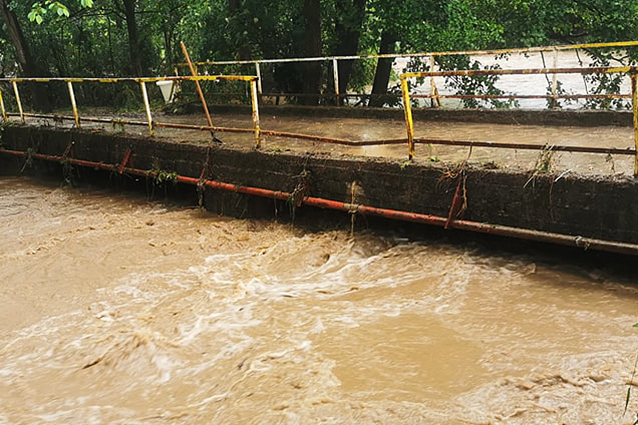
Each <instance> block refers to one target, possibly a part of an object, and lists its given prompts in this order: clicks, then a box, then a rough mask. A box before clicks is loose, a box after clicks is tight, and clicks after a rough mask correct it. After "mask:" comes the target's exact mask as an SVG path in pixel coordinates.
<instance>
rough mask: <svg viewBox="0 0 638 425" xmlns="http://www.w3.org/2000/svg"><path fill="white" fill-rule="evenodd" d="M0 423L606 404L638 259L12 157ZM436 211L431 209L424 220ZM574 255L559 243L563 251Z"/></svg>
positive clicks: (629, 316) (465, 412) (460, 414)
mask: <svg viewBox="0 0 638 425" xmlns="http://www.w3.org/2000/svg"><path fill="white" fill-rule="evenodd" d="M0 229H1V232H2V241H3V243H2V244H1V245H0V282H1V285H0V303H1V305H0V330H1V332H0V338H1V341H0V376H1V377H2V379H0V423H77V424H85V423H127V424H136V423H140V424H142V423H144V424H146V423H167V422H171V423H174V422H179V423H193V424H196V423H255V424H257V423H291V424H293V423H396V424H410V423H412V424H420V423H437V424H459V423H468V424H486V423H507V424H546V423H557V424H558V423H565V424H583V423H591V424H605V423H624V422H628V423H631V417H630V414H632V416H633V412H638V401H637V400H636V399H635V398H633V399H632V401H631V404H630V408H629V412H630V413H628V414H627V416H625V418H624V420H623V419H622V413H623V407H624V399H625V394H626V390H627V385H626V384H627V382H629V380H630V377H631V370H632V366H633V360H634V358H635V353H636V350H637V349H638V338H637V334H636V330H635V329H633V328H632V325H633V324H634V323H635V321H636V318H635V317H636V298H637V297H638V287H637V286H636V285H635V284H636V281H635V280H634V279H633V278H630V277H627V274H622V275H621V274H619V273H617V272H615V271H614V268H613V267H611V265H610V267H608V268H607V267H605V268H604V269H603V268H596V267H595V266H585V265H578V264H570V262H569V259H565V258H563V259H552V258H551V257H550V256H549V255H543V254H542V253H539V252H530V253H528V254H524V255H512V254H504V253H503V252H499V251H497V250H495V249H490V248H487V247H486V246H485V245H484V244H481V243H468V244H465V245H457V246H452V244H448V243H446V242H445V241H438V242H431V241H430V242H410V241H407V240H404V239H400V238H393V237H389V236H388V237H381V236H374V235H365V234H359V235H355V236H354V237H350V235H349V232H348V231H347V229H344V230H343V231H342V230H333V231H324V232H317V233H311V232H308V231H304V230H301V229H298V228H293V227H291V226H289V225H284V224H278V223H273V222H265V221H253V220H236V219H228V218H222V217H217V216H212V215H209V214H205V213H202V212H200V211H198V210H196V209H188V208H185V207H183V206H171V205H165V204H161V203H156V202H148V201H146V200H145V199H144V198H143V197H142V198H140V197H137V196H132V195H125V194H117V193H113V192H110V191H106V190H97V189H91V190H89V189H68V188H60V187H59V186H57V185H56V184H52V185H44V184H43V183H40V182H34V181H30V180H26V179H22V178H20V179H18V178H6V177H5V178H0ZM424 231H425V230H424ZM561 263H564V264H561Z"/></svg>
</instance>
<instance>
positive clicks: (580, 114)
mask: <svg viewBox="0 0 638 425" xmlns="http://www.w3.org/2000/svg"><path fill="white" fill-rule="evenodd" d="M212 108H214V111H215V112H214V113H216V114H224V113H233V114H246V115H250V114H251V107H250V106H248V105H229V104H224V105H213V106H212ZM259 109H260V111H261V112H262V113H263V114H271V115H276V116H316V117H330V118H378V119H395V120H400V121H403V119H404V117H403V109H397V108H364V107H336V106H335V107H330V106H321V107H313V106H297V105H280V106H275V105H261V106H260V108H259ZM201 111H202V108H201V106H200V105H199V104H196V103H193V104H189V105H187V107H186V108H185V110H184V112H185V113H192V112H201ZM412 115H413V117H414V119H415V120H423V121H448V122H459V121H460V122H473V123H492V124H520V125H554V126H580V127H598V126H622V127H631V126H633V114H632V112H631V111H604V110H521V109H433V108H426V109H413V110H412Z"/></svg>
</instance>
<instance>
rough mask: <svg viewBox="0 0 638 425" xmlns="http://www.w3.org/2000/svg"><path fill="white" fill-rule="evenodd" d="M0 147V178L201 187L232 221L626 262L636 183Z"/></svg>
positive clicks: (328, 159) (373, 161)
mask: <svg viewBox="0 0 638 425" xmlns="http://www.w3.org/2000/svg"><path fill="white" fill-rule="evenodd" d="M1 144H2V151H0V173H3V174H12V173H18V172H20V170H22V169H23V168H25V164H26V165H27V168H29V166H31V165H33V166H34V167H36V168H37V167H38V166H46V165H45V164H53V163H57V164H56V167H58V168H60V169H62V168H64V167H63V166H64V165H69V164H70V165H73V166H77V167H86V168H91V169H96V168H97V169H101V170H103V171H105V172H110V173H116V174H119V173H120V171H122V172H123V173H124V174H136V175H138V176H145V177H146V178H147V179H149V180H151V181H153V180H156V179H157V178H158V177H162V178H163V179H164V180H175V181H177V182H179V183H188V184H193V185H197V184H198V183H199V184H200V187H205V188H206V191H205V196H204V200H205V205H206V207H207V208H208V209H209V210H212V211H216V212H220V213H223V214H227V215H232V216H257V215H258V216H264V215H273V214H275V213H276V211H283V210H289V209H290V208H292V209H293V210H295V213H296V214H297V215H298V216H299V215H303V214H304V213H305V212H306V211H308V210H309V208H312V207H319V208H332V209H336V210H340V211H343V212H344V213H350V214H363V215H380V216H383V217H386V218H394V219H398V220H405V221H413V222H418V223H423V224H431V225H437V226H441V227H443V226H446V227H449V228H452V229H454V228H455V229H461V230H473V231H477V232H481V233H490V234H496V235H501V236H512V237H519V238H523V239H532V240H539V241H543V242H554V243H558V244H562V245H571V246H577V247H581V248H585V249H586V248H593V249H603V250H607V251H614V252H624V253H632V254H636V253H638V225H637V224H636V223H637V217H638V203H637V202H636V201H635V200H636V199H638V183H637V182H636V181H635V180H634V179H633V178H629V177H618V176H616V177H607V176H605V177H602V176H580V175H575V174H572V173H570V174H566V175H558V174H554V173H542V172H536V173H532V172H529V171H522V170H521V171H516V170H511V169H508V170H502V169H489V168H485V167H481V166H474V165H472V164H469V165H465V166H463V165H454V166H452V165H444V164H440V163H431V162H427V161H422V160H415V161H413V162H410V163H406V162H403V161H398V160H387V159H381V158H367V157H366V158H363V157H351V156H334V155H333V156H331V155H326V154H304V153H294V152H285V153H282V152H272V151H270V152H269V151H256V150H252V149H246V148H238V147H232V146H228V145H221V146H218V145H213V146H211V147H210V148H209V147H207V146H203V145H201V144H200V145H198V144H193V143H189V142H187V141H177V140H163V139H151V138H145V137H134V136H130V135H118V134H109V133H104V132H86V131H76V130H58V129H54V128H46V127H41V128H37V127H29V126H14V125H11V126H6V127H4V131H3V132H2V139H1ZM129 149H130V152H131V154H130V158H127V157H128V156H129V155H127V151H129ZM125 159H126V161H125ZM60 164H62V166H61V165H60ZM203 170H204V172H203ZM202 177H204V178H202ZM273 200H274V201H273Z"/></svg>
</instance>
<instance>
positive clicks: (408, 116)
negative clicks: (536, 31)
mask: <svg viewBox="0 0 638 425" xmlns="http://www.w3.org/2000/svg"><path fill="white" fill-rule="evenodd" d="M532 74H544V75H548V74H553V75H557V74H581V75H591V74H627V75H628V76H629V77H630V78H631V94H627V95H624V94H598V95H590V94H582V95H560V94H553V95H551V96H541V95H539V96H538V97H551V98H559V99H560V98H572V99H573V98H591V97H597V98H601V97H603V98H604V97H614V98H631V99H632V104H633V108H632V110H633V115H634V120H633V121H634V145H635V147H636V154H635V156H634V176H638V67H635V66H623V67H607V68H593V67H592V68H541V69H491V70H456V71H434V72H409V73H405V74H401V75H400V80H401V94H402V97H403V108H404V111H405V125H406V130H407V136H408V138H407V141H408V158H409V159H412V158H413V157H414V155H415V149H414V142H415V137H414V122H413V120H412V104H411V95H410V90H409V84H408V80H410V79H414V78H433V77H448V76H460V77H474V76H484V75H532ZM433 96H439V95H438V94H430V95H425V96H424V95H420V96H419V97H433ZM441 97H443V96H441ZM449 97H455V96H449ZM467 97H470V98H471V97H474V98H485V96H484V95H467ZM493 97H502V96H493ZM507 97H512V98H517V97H529V96H516V95H512V96H507Z"/></svg>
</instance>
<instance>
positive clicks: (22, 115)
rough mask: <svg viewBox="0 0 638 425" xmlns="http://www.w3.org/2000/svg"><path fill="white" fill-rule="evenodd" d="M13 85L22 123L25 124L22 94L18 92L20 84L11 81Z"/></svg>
mask: <svg viewBox="0 0 638 425" xmlns="http://www.w3.org/2000/svg"><path fill="white" fill-rule="evenodd" d="M11 85H12V86H13V92H14V93H15V95H16V102H17V103H18V111H19V112H20V121H22V124H24V111H23V110H22V101H20V92H19V91H18V83H16V82H15V81H11Z"/></svg>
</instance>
